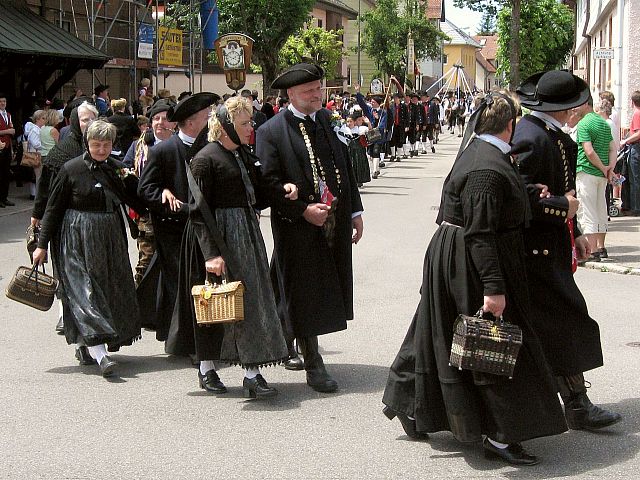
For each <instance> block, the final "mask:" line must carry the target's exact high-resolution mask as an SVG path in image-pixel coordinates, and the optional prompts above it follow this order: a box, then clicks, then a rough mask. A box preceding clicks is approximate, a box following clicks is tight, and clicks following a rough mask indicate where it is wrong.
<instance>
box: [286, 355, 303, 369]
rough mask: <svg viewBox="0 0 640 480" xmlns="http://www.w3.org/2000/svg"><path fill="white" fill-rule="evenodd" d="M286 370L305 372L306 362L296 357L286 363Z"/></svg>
mask: <svg viewBox="0 0 640 480" xmlns="http://www.w3.org/2000/svg"><path fill="white" fill-rule="evenodd" d="M284 368H286V369H287V370H304V362H303V361H302V359H301V358H300V357H299V356H298V355H296V356H295V357H291V358H289V359H288V360H285V361H284Z"/></svg>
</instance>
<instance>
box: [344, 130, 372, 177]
mask: <svg viewBox="0 0 640 480" xmlns="http://www.w3.org/2000/svg"><path fill="white" fill-rule="evenodd" d="M349 158H350V159H351V165H352V166H353V175H354V176H355V178H356V183H357V184H358V185H361V184H363V183H367V182H370V181H371V170H370V168H369V160H368V159H367V151H366V150H365V148H364V147H363V146H362V145H361V144H360V142H358V141H357V140H352V141H351V143H350V144H349Z"/></svg>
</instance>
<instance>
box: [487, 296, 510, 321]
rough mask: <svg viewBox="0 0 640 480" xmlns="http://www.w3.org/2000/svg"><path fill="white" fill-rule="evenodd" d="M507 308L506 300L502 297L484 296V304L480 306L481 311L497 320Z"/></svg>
mask: <svg viewBox="0 0 640 480" xmlns="http://www.w3.org/2000/svg"><path fill="white" fill-rule="evenodd" d="M506 306H507V299H506V298H505V296H504V295H485V296H484V303H483V304H482V311H483V312H489V313H491V314H492V315H493V316H494V317H496V318H498V317H499V316H500V315H502V312H504V309H505V307H506Z"/></svg>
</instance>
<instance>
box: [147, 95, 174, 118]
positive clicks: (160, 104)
mask: <svg viewBox="0 0 640 480" xmlns="http://www.w3.org/2000/svg"><path fill="white" fill-rule="evenodd" d="M175 106H176V103H175V102H174V101H172V100H171V99H169V98H161V99H160V100H158V101H157V102H156V103H154V104H153V105H152V106H151V108H149V110H147V117H148V118H149V119H150V120H151V119H153V117H155V116H156V115H157V114H159V113H161V112H168V111H169V110H170V109H171V108H172V107H175Z"/></svg>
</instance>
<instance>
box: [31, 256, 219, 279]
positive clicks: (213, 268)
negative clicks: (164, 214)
mask: <svg viewBox="0 0 640 480" xmlns="http://www.w3.org/2000/svg"><path fill="white" fill-rule="evenodd" d="M34 258H35V257H34ZM204 266H205V268H206V269H207V272H210V273H213V274H215V275H217V276H218V277H220V276H222V274H223V273H225V271H226V269H225V264H224V260H223V259H222V257H213V258H210V259H209V260H207V261H206V262H205V263H204Z"/></svg>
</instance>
